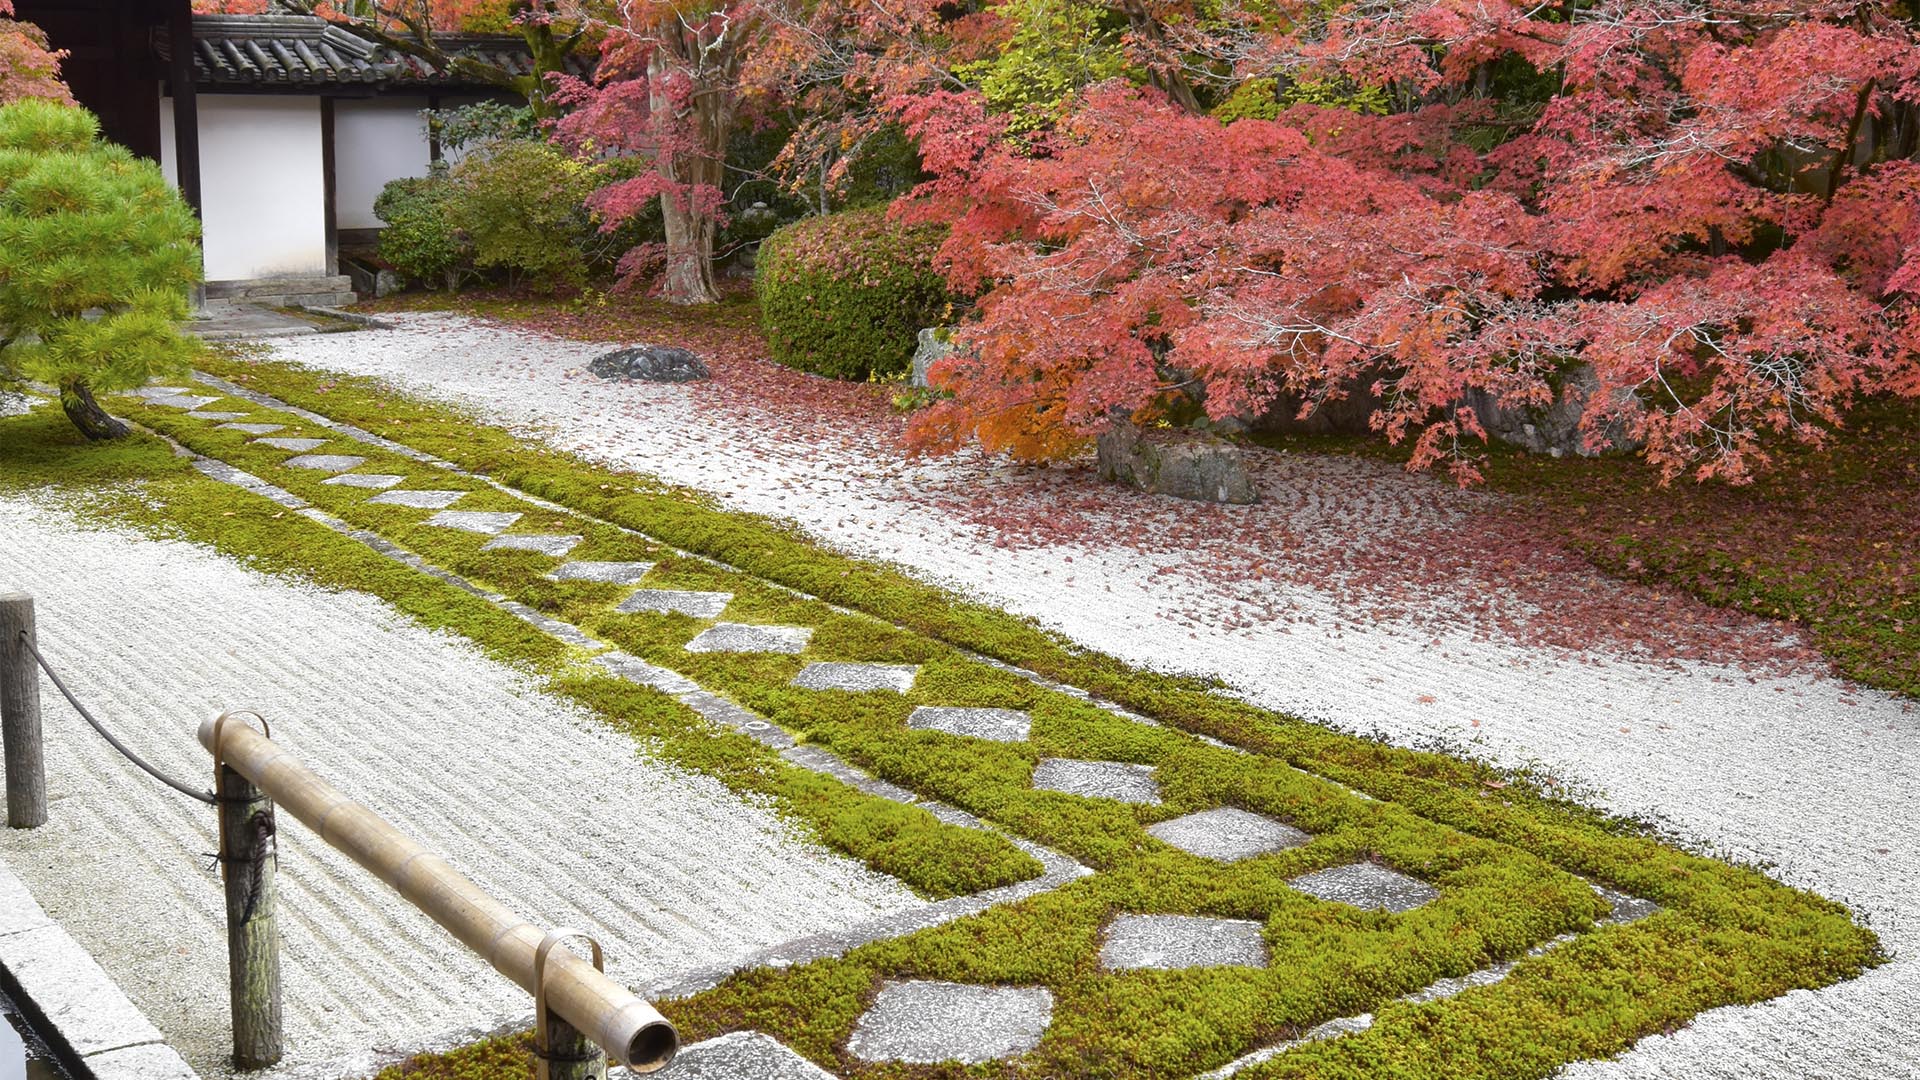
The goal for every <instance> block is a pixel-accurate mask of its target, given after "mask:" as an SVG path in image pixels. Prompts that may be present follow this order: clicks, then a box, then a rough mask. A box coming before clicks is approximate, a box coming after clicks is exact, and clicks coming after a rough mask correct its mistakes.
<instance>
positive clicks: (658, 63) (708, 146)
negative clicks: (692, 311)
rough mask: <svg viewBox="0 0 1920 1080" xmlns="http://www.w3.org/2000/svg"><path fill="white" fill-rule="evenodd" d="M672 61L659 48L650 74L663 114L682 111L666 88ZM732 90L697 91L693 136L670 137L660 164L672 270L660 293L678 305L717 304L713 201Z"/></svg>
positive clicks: (688, 112)
mask: <svg viewBox="0 0 1920 1080" xmlns="http://www.w3.org/2000/svg"><path fill="white" fill-rule="evenodd" d="M671 63H672V61H671V60H670V59H669V58H668V57H667V56H666V55H665V50H664V49H656V50H654V54H653V57H652V58H651V59H650V60H649V61H648V69H649V70H648V76H649V81H650V82H651V84H652V86H653V87H654V90H653V91H652V95H651V96H652V100H651V105H652V107H653V108H654V109H655V110H657V111H659V112H660V113H661V114H662V115H665V114H667V113H668V112H669V111H672V112H674V113H678V112H680V110H678V109H676V106H675V103H674V102H673V100H672V99H671V97H670V96H669V95H668V94H667V93H666V92H665V91H664V90H663V89H661V88H662V87H664V86H665V85H666V84H667V78H668V75H669V70H668V65H669V64H671ZM727 106H728V102H727V100H726V92H725V91H724V90H723V89H720V88H718V87H712V86H703V87H698V88H696V89H695V91H694V93H693V95H692V99H691V101H689V102H688V103H687V105H686V106H685V110H684V115H677V116H676V121H677V122H680V123H684V124H685V125H686V128H687V135H688V138H686V139H685V140H672V139H670V140H666V146H665V147H663V149H662V151H661V153H660V161H659V164H658V166H657V168H658V169H659V170H660V178H661V179H662V180H664V181H666V185H665V186H666V191H665V192H664V193H663V194H662V195H661V196H660V215H661V217H662V219H663V220H664V224H665V225H666V233H667V268H666V274H665V277H664V278H663V279H662V282H661V289H660V295H661V297H662V298H664V299H666V300H668V301H670V302H672V303H675V304H713V303H718V302H719V300H720V290H719V288H718V287H717V286H716V285H715V284H714V280H713V245H714V240H715V238H716V237H717V236H718V234H719V231H720V226H719V222H718V221H717V220H716V212H717V210H718V209H719V208H718V207H717V206H714V205H712V201H713V200H714V199H716V198H718V193H719V192H720V191H721V190H722V189H721V184H722V183H724V182H725V180H726V176H725V170H726V153H727V128H728V124H729V121H730V120H731V117H730V115H729V109H728V107H727Z"/></svg>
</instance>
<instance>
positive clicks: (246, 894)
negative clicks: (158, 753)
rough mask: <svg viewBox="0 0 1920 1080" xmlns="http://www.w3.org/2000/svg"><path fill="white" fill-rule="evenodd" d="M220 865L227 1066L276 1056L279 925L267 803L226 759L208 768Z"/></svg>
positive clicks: (252, 1064) (253, 1065)
mask: <svg viewBox="0 0 1920 1080" xmlns="http://www.w3.org/2000/svg"><path fill="white" fill-rule="evenodd" d="M214 771H215V778H214V788H213V791H214V796H215V797H216V799H217V800H218V805H219V808H220V870H221V875H222V876H223V877H224V878H225V879H226V887H227V988H228V992H229V994H230V995H231V997H232V1003H233V1064H234V1067H236V1068H240V1069H261V1068H265V1067H266V1066H268V1065H272V1064H273V1063H274V1062H276V1061H279V1060H280V1050H281V1022H280V929H279V927H278V925H276V924H275V922H274V916H273V908H274V900H275V896H276V892H277V890H276V887H275V884H274V863H275V857H274V848H275V843H274V827H273V803H272V802H271V801H269V800H268V799H267V797H266V795H264V794H262V793H261V791H260V789H259V788H257V787H254V786H253V784H252V783H251V782H250V781H248V780H247V778H246V777H244V776H241V775H240V774H239V773H238V772H235V771H234V770H233V768H232V767H231V766H229V765H227V764H226V763H225V762H222V763H220V764H219V765H217V766H216V767H215V770H214Z"/></svg>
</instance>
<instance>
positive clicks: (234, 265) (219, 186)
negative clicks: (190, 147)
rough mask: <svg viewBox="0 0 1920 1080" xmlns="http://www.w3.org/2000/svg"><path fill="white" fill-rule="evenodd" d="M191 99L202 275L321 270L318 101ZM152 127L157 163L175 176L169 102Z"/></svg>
mask: <svg viewBox="0 0 1920 1080" xmlns="http://www.w3.org/2000/svg"><path fill="white" fill-rule="evenodd" d="M199 106H200V201H201V204H202V213H203V224H204V233H205V238H204V245H205V249H206V273H207V280H208V281H236V280H244V279H247V278H262V277H285V276H293V275H310V274H327V273H331V272H332V267H330V266H328V265H327V223H326V177H325V174H324V171H323V168H322V164H323V163H322V159H321V155H320V99H319V98H318V97H309V96H304V95H240V94H201V95H200V96H199ZM160 125H161V131H160V137H161V149H162V151H163V157H162V159H161V167H162V168H164V169H165V170H166V173H167V178H168V179H170V180H174V181H175V182H178V176H179V162H178V156H179V155H178V151H177V150H175V148H174V144H173V102H172V101H171V100H162V101H161V103H160Z"/></svg>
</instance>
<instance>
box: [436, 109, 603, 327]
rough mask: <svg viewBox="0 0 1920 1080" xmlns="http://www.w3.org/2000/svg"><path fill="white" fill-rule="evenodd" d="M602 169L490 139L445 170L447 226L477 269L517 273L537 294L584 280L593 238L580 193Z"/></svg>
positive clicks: (595, 183)
mask: <svg viewBox="0 0 1920 1080" xmlns="http://www.w3.org/2000/svg"><path fill="white" fill-rule="evenodd" d="M602 171H603V170H602V169H601V168H600V167H599V166H597V165H593V164H589V163H587V162H583V161H578V160H576V159H574V158H573V157H571V156H569V155H567V154H566V153H563V152H562V151H561V150H559V149H558V148H556V147H554V146H552V145H550V144H548V143H544V142H524V141H515V140H505V141H497V142H493V143H490V144H488V145H487V146H486V147H485V148H484V149H481V150H477V151H475V152H474V153H472V154H470V155H468V156H467V157H466V158H465V159H463V160H462V161H461V162H460V163H459V164H458V165H455V166H454V167H453V171H452V174H451V179H452V181H453V190H452V193H451V194H450V195H449V197H448V199H447V204H446V215H447V221H448V222H449V223H450V224H452V225H453V227H454V228H455V229H457V230H459V231H460V233H461V234H462V235H463V236H464V237H465V238H466V240H467V243H469V244H470V245H471V246H472V248H473V261H474V264H475V265H476V266H479V267H483V268H486V267H492V268H497V269H502V270H505V271H507V273H508V275H509V277H510V278H518V277H520V276H523V275H524V276H525V277H526V278H527V279H529V280H530V281H531V283H532V284H533V285H534V286H535V287H536V288H539V289H542V290H545V291H553V290H555V289H558V288H562V287H570V286H571V287H577V286H579V285H581V284H582V283H584V282H585V281H586V277H587V266H588V254H587V250H586V249H587V248H588V247H589V245H590V243H591V241H592V239H593V236H594V223H593V217H592V215H591V214H589V213H588V212H587V208H586V201H587V196H588V195H591V194H592V193H593V192H594V190H595V189H597V188H598V187H599V186H600V185H601V183H603V182H604V177H603V176H602Z"/></svg>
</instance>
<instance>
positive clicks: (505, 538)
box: [480, 533, 583, 559]
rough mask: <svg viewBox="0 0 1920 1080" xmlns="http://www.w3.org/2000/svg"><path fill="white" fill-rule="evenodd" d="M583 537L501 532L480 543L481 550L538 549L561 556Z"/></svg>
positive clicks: (538, 550)
mask: <svg viewBox="0 0 1920 1080" xmlns="http://www.w3.org/2000/svg"><path fill="white" fill-rule="evenodd" d="M582 539H583V537H578V536H551V535H547V534H544V533H501V534H500V535H499V536H496V537H494V538H493V539H491V540H489V541H487V542H486V543H484V544H481V545H480V550H481V551H537V552H539V553H540V554H542V555H551V556H553V557H554V558H556V559H557V558H559V557H560V556H562V555H565V554H566V553H567V552H569V551H572V550H573V549H574V548H576V547H578V546H580V541H581V540H582Z"/></svg>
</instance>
